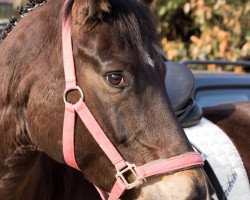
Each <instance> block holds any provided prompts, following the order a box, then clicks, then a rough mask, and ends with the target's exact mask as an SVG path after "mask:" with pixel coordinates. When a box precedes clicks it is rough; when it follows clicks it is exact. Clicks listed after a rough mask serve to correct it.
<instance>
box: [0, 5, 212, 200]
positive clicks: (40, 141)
mask: <svg viewBox="0 0 250 200" xmlns="http://www.w3.org/2000/svg"><path fill="white" fill-rule="evenodd" d="M149 3H150V1H142V0H126V1H120V0H74V1H73V0H71V1H68V3H67V4H66V6H63V5H64V2H63V1H48V2H47V3H46V4H44V5H43V6H42V7H41V8H38V9H37V11H34V13H31V14H32V15H33V18H34V17H36V19H38V22H37V24H36V26H34V27H37V28H38V27H44V29H43V31H42V32H41V28H40V29H39V30H40V32H39V31H38V30H35V28H33V32H32V33H27V35H26V36H23V40H26V41H28V44H29V45H27V46H29V48H28V47H23V51H24V52H25V51H26V53H27V52H28V51H29V53H30V54H29V57H28V58H27V59H26V60H25V61H24V60H23V61H22V62H21V63H19V64H20V65H22V66H23V70H24V68H25V69H29V70H30V73H23V77H24V79H25V80H26V81H20V82H19V84H20V87H19V88H18V89H19V90H20V91H22V90H21V89H22V86H23V90H24V88H25V90H24V92H25V95H24V96H22V95H20V98H21V97H22V98H21V100H19V103H20V102H21V101H23V102H25V108H24V109H23V110H22V109H20V110H21V111H20V112H21V113H23V114H22V117H23V118H25V123H24V124H25V125H24V126H25V129H26V130H27V135H28V136H29V137H30V140H31V142H32V144H34V145H35V146H36V147H37V149H38V150H39V151H41V152H44V153H46V154H47V155H49V157H51V158H52V159H54V160H55V161H57V162H59V163H62V164H65V160H64V156H63V149H62V132H63V130H62V128H63V118H64V112H63V111H64V102H63V98H62V96H63V92H64V72H63V61H62V50H61V29H62V27H61V20H60V19H59V18H58V17H59V16H60V17H61V18H62V19H65V18H67V17H68V16H69V15H70V16H71V24H70V28H71V36H72V44H73V56H74V64H75V73H76V78H77V84H78V86H79V87H80V88H81V90H82V91H83V94H84V101H85V103H86V105H87V107H88V108H89V110H90V112H91V113H92V114H93V116H94V118H95V120H96V121H97V123H98V124H99V125H100V127H101V128H102V130H103V131H104V133H106V135H107V137H108V138H109V139H110V141H111V142H112V143H113V145H114V146H115V147H116V149H117V150H118V151H119V153H120V154H121V155H122V157H123V158H124V159H125V160H126V161H128V162H129V163H133V164H135V165H136V166H141V165H144V164H146V163H148V162H151V161H154V160H158V159H167V158H170V157H173V156H177V155H181V154H184V153H187V152H192V151H193V150H192V147H191V145H190V143H189V141H188V140H187V137H186V136H185V134H184V132H183V130H182V128H181V127H180V125H179V123H178V121H177V119H176V117H175V115H174V112H173V110H172V108H171V105H170V103H169V100H168V97H167V93H166V88H165V82H164V79H165V75H166V73H167V71H166V68H165V65H164V57H163V56H162V53H161V51H160V48H159V45H158V41H157V34H156V27H155V21H154V17H153V15H152V13H151V11H150V7H149ZM31 21H32V17H30V19H28V17H27V19H23V22H22V21H21V22H20V24H19V25H18V26H19V27H22V26H23V27H24V26H25V25H26V26H27V25H28V24H29V23H31ZM53 23H54V26H53V25H52V24H53ZM18 26H17V27H16V28H17V29H18ZM15 34H16V36H19V38H20V37H21V35H22V33H21V31H18V30H17V31H16V33H15ZM10 37H11V35H10ZM34 37H36V39H35V38H34ZM28 38H29V39H28ZM32 38H33V39H32ZM6 41H8V37H7V38H6ZM6 41H4V42H3V44H2V45H3V46H6V45H7V42H6ZM9 42H10V43H11V41H10V39H9ZM4 43H5V44H4ZM16 45H18V44H15V46H16ZM13 46H14V44H13ZM32 46H33V47H32ZM34 47H35V48H34ZM30 48H34V49H30ZM38 48H40V50H38ZM13 51H14V50H13ZM24 52H21V53H19V54H18V56H17V58H18V59H24V58H25V57H26V56H25V53H24ZM32 54H33V56H36V57H35V58H34V57H33V58H32ZM35 66H36V67H35ZM16 69H18V67H17V65H16ZM19 70H21V68H19ZM34 77H35V78H34ZM18 80H19V79H18ZM22 84H23V85H22ZM27 85H29V89H27V87H28V86H27ZM24 86H25V87H24ZM26 90H27V91H26ZM20 91H19V93H20ZM19 93H18V94H19ZM78 99H79V94H78V92H77V91H70V92H68V93H67V101H69V102H71V103H75V102H77V100H78ZM74 137H75V143H74V153H75V159H76V162H77V165H78V166H79V169H80V170H81V171H82V172H83V174H84V176H85V178H86V179H87V180H88V181H90V182H92V183H94V184H95V185H97V186H98V187H100V188H101V189H103V190H105V191H110V190H111V188H112V186H113V184H114V182H115V180H116V179H115V174H116V170H115V168H114V166H113V164H112V163H111V161H110V160H109V159H108V157H107V155H106V154H105V153H104V152H103V150H102V149H101V148H100V147H99V145H98V144H97V143H96V141H95V140H94V139H93V137H92V136H91V134H90V133H89V130H88V129H87V128H86V126H85V125H84V124H83V123H82V122H81V120H80V118H79V117H78V116H77V117H76V125H75V136H74ZM128 176H130V175H128ZM128 179H129V177H128ZM207 195H208V191H207V185H206V180H205V177H204V172H203V170H202V168H201V167H195V166H194V167H191V168H184V169H182V170H179V171H176V172H172V173H168V174H164V175H158V176H154V177H149V178H147V179H146V181H143V184H141V185H139V186H138V187H136V188H133V189H132V190H129V191H127V192H126V193H125V194H124V196H123V198H124V199H206V197H207Z"/></svg>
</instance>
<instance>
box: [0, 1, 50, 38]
mask: <svg viewBox="0 0 250 200" xmlns="http://www.w3.org/2000/svg"><path fill="white" fill-rule="evenodd" d="M45 1H46V0H28V1H27V3H26V4H25V5H21V6H19V7H18V10H17V11H18V14H19V16H12V17H11V18H10V19H9V22H8V23H7V24H6V25H5V27H4V28H3V29H1V30H0V43H1V42H2V41H3V40H4V39H5V38H6V37H7V36H8V34H9V33H10V32H11V30H12V29H13V28H14V27H15V26H16V24H17V23H18V20H19V19H21V18H23V17H24V16H26V15H27V13H29V12H31V11H32V10H34V9H35V8H36V7H38V6H39V5H42V4H43V3H45Z"/></svg>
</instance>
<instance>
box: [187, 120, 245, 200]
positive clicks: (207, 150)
mask: <svg viewBox="0 0 250 200" xmlns="http://www.w3.org/2000/svg"><path fill="white" fill-rule="evenodd" d="M184 131H185V133H186V135H187V137H188V139H189V140H190V142H191V143H192V144H193V145H194V146H195V147H197V148H198V149H199V150H200V151H201V152H202V153H204V154H205V155H206V157H207V160H208V162H209V163H210V165H211V167H212V168H213V170H214V172H215V174H216V176H217V178H218V180H219V182H220V184H221V185H222V188H223V190H224V192H225V194H226V196H227V198H228V200H250V185H249V180H248V178H247V173H246V170H245V168H244V166H243V162H242V160H241V157H240V155H239V153H238V151H237V150H236V148H235V146H234V145H233V143H232V141H231V140H230V139H229V137H228V136H227V135H226V134H225V133H224V132H223V131H222V130H221V129H220V128H219V127H218V126H216V125H215V124H213V123H212V122H210V121H208V120H207V119H202V120H201V122H200V123H199V124H198V125H197V126H194V127H191V128H186V129H184Z"/></svg>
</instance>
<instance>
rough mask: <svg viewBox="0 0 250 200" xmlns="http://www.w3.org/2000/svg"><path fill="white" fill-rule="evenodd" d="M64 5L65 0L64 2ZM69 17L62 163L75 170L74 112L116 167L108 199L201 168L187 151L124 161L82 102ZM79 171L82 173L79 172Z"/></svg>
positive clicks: (64, 32)
mask: <svg viewBox="0 0 250 200" xmlns="http://www.w3.org/2000/svg"><path fill="white" fill-rule="evenodd" d="M66 3H67V1H66ZM70 22H71V16H70V15H69V16H68V17H67V18H66V20H63V24H62V48H63V64H64V73H65V82H66V89H65V92H64V96H63V98H64V102H65V114H64V124H63V155H64V159H65V162H66V163H67V164H68V165H69V166H71V167H73V168H75V169H77V170H80V168H79V167H78V165H77V162H76V159H75V152H74V127H75V114H76V113H77V114H78V115H79V117H80V118H81V120H82V121H83V123H84V125H85V126H86V128H87V129H88V130H89V132H90V134H91V135H92V136H93V138H94V139H95V140H96V142H97V143H98V144H99V146H100V147H101V149H102V150H103V151H104V153H105V154H106V155H107V157H108V158H109V159H110V161H111V162H112V163H113V165H114V166H115V168H116V171H117V174H116V182H115V184H114V186H113V188H112V190H111V192H110V196H109V198H108V199H109V200H117V199H119V198H120V197H121V196H122V194H123V193H124V192H125V190H128V189H132V188H135V187H138V186H139V185H141V184H142V183H143V182H144V181H146V178H147V177H150V176H154V175H159V174H165V173H169V172H175V171H177V170H180V169H186V168H189V167H194V166H203V164H204V161H203V159H202V157H201V155H200V154H199V153H195V152H190V153H185V154H182V155H179V156H175V157H172V158H169V159H159V160H154V161H153V162H149V163H147V164H145V165H142V166H136V165H134V164H130V163H129V162H127V161H125V160H124V158H123V157H122V156H121V154H120V153H119V152H118V150H117V149H116V148H115V146H114V145H113V144H112V142H111V141H110V140H109V138H108V137H107V136H106V134H105V133H104V132H103V130H102V129H101V127H100V126H99V124H98V123H97V122H96V120H95V118H94V116H93V115H92V114H91V112H90V110H89V109H88V107H87V105H86V104H85V102H84V94H83V92H82V90H81V88H80V87H79V86H77V84H76V76H75V66H74V59H73V51H72V41H71V29H70ZM71 90H78V91H79V93H80V95H81V97H80V99H79V101H78V102H77V103H76V104H71V103H69V102H67V98H66V96H67V93H68V92H69V91H71ZM80 171H81V170H80ZM128 172H130V174H131V175H133V176H134V181H132V182H131V181H129V180H127V178H126V176H125V174H127V173H128ZM97 190H98V192H99V193H100V195H101V197H102V198H103V199H106V198H105V196H104V195H103V192H102V190H100V189H99V188H97Z"/></svg>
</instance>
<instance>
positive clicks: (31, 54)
mask: <svg viewBox="0 0 250 200" xmlns="http://www.w3.org/2000/svg"><path fill="white" fill-rule="evenodd" d="M62 5H63V0H58V1H48V2H47V3H46V4H44V5H43V6H41V7H38V8H36V9H35V10H34V11H32V12H31V13H28V15H27V16H26V17H24V18H23V19H21V20H20V22H19V23H18V24H17V26H16V27H15V28H14V29H13V30H12V31H11V33H10V34H9V35H8V36H7V38H6V39H5V40H4V41H3V43H2V44H1V45H0V52H1V57H0V71H1V74H0V78H1V80H2V83H3V84H1V86H0V138H2V139H1V141H2V142H1V143H2V144H1V147H0V167H1V166H2V165H3V163H2V161H3V160H4V159H5V157H6V156H7V154H13V153H14V151H15V148H16V144H15V143H14V139H15V137H16V135H19V134H26V135H28V134H27V127H26V119H25V118H26V108H27V104H28V101H29V98H30V91H31V90H32V87H33V86H34V85H36V84H35V83H36V82H37V81H39V80H40V79H41V78H42V76H46V73H50V70H51V69H55V70H57V69H58V73H57V74H60V73H61V74H62V76H63V67H60V64H61V62H62V60H61V59H60V58H61V56H60V55H61V25H60V24H61V20H60V16H61V12H60V9H61V7H62ZM34 19H35V20H34Z"/></svg>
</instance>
